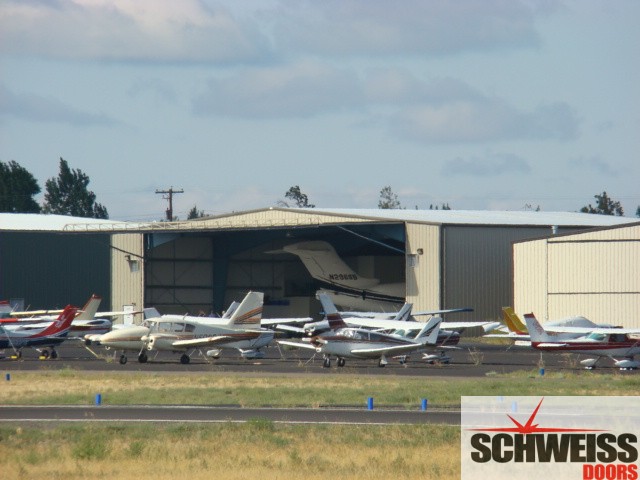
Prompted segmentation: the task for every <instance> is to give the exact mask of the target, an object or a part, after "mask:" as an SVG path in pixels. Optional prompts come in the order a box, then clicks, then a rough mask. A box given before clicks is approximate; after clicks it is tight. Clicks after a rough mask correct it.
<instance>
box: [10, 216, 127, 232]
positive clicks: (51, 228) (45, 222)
mask: <svg viewBox="0 0 640 480" xmlns="http://www.w3.org/2000/svg"><path fill="white" fill-rule="evenodd" d="M122 224H123V222H114V221H110V220H104V219H100V218H84V217H71V216H67V215H46V214H39V213H0V230H4V231H48V232H60V231H64V230H66V229H67V227H68V226H69V225H93V226H95V227H98V226H99V225H104V226H108V229H109V230H112V229H113V228H114V227H115V226H117V225H122ZM95 230H99V228H94V231H95Z"/></svg>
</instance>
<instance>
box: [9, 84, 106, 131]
mask: <svg viewBox="0 0 640 480" xmlns="http://www.w3.org/2000/svg"><path fill="white" fill-rule="evenodd" d="M0 115H4V116H11V117H14V118H18V119H21V120H28V121H35V122H53V123H66V124H69V125H74V126H80V127H83V126H91V125H107V126H108V125H113V124H115V123H116V121H115V120H114V119H113V118H111V117H109V116H107V115H105V114H103V113H90V112H85V111H82V110H78V109H76V108H73V107H71V106H69V105H66V104H64V103H62V102H60V101H59V100H56V99H55V98H49V97H43V96H40V95H35V94H24V93H14V92H12V91H11V90H9V89H7V88H6V87H4V86H3V85H2V84H0Z"/></svg>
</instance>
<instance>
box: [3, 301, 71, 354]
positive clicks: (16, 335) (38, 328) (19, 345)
mask: <svg viewBox="0 0 640 480" xmlns="http://www.w3.org/2000/svg"><path fill="white" fill-rule="evenodd" d="M77 310H78V308H77V307H74V306H72V305H67V307H65V309H64V310H63V311H62V313H61V314H60V315H59V316H58V317H57V318H56V319H54V320H52V321H50V322H40V323H38V324H35V325H34V324H22V325H21V322H20V321H19V320H17V319H15V318H3V319H0V349H5V348H11V349H12V350H13V351H14V352H15V356H16V357H17V358H20V357H21V356H22V349H23V348H24V347H32V348H36V349H37V350H39V351H40V354H41V356H42V357H44V358H49V357H50V358H58V352H56V350H55V347H56V346H58V345H60V344H61V343H62V342H64V341H65V339H66V338H67V335H68V334H69V329H70V328H71V322H72V321H73V319H74V318H75V316H76V312H77ZM38 347H40V348H44V349H43V350H40V348H38ZM46 348H50V349H51V353H49V351H48V350H46Z"/></svg>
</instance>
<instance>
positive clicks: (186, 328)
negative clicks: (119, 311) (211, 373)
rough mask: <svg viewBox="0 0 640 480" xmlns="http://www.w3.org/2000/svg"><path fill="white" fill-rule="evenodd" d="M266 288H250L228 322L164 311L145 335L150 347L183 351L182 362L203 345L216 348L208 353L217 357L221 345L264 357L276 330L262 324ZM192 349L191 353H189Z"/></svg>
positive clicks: (188, 359) (184, 362) (250, 355)
mask: <svg viewBox="0 0 640 480" xmlns="http://www.w3.org/2000/svg"><path fill="white" fill-rule="evenodd" d="M263 298H264V294H263V293H262V292H249V294H248V295H247V296H246V297H245V299H244V300H243V301H242V303H241V304H240V306H239V307H238V309H237V310H236V311H235V313H234V314H233V315H232V316H231V318H230V319H229V321H227V322H224V323H223V322H212V320H215V319H211V318H207V317H188V316H184V317H180V316H176V315H163V316H162V317H160V318H159V319H157V322H156V323H155V324H154V325H153V326H152V328H151V330H150V331H149V333H148V334H147V335H145V336H144V337H142V341H143V343H144V344H145V348H146V349H147V350H149V351H153V350H158V351H169V352H174V353H176V352H178V353H179V352H183V353H182V355H181V357H180V363H183V364H187V363H189V361H190V359H191V357H190V354H191V353H193V352H194V351H196V350H198V349H201V348H212V350H209V351H207V356H210V357H214V358H217V357H219V356H220V350H219V349H227V348H231V349H235V350H239V351H240V353H241V355H242V356H243V357H244V358H263V357H264V352H261V351H260V349H261V348H263V347H266V346H267V345H268V344H269V343H270V342H271V340H273V335H274V332H273V330H268V329H263V328H260V319H261V317H262V302H263ZM189 352H191V353H189Z"/></svg>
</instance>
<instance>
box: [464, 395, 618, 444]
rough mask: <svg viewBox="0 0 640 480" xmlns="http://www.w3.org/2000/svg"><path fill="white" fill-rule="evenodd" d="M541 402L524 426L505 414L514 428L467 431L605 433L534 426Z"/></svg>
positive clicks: (472, 429)
mask: <svg viewBox="0 0 640 480" xmlns="http://www.w3.org/2000/svg"><path fill="white" fill-rule="evenodd" d="M543 401H544V397H542V398H541V399H540V403H538V406H537V407H536V408H535V409H534V410H533V413H532V414H531V416H530V417H529V420H527V423H525V424H524V425H522V424H521V423H520V422H518V421H517V420H516V419H515V418H513V417H512V416H511V415H508V414H507V417H509V419H510V420H511V421H512V422H513V423H515V424H516V426H515V427H502V428H471V429H469V430H471V431H474V432H505V433H521V434H524V435H526V434H528V433H562V432H604V431H606V430H587V429H583V428H544V427H539V426H538V424H537V423H536V424H535V425H534V424H533V421H534V420H535V418H536V415H537V414H538V410H540V406H541V405H542V402H543Z"/></svg>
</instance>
